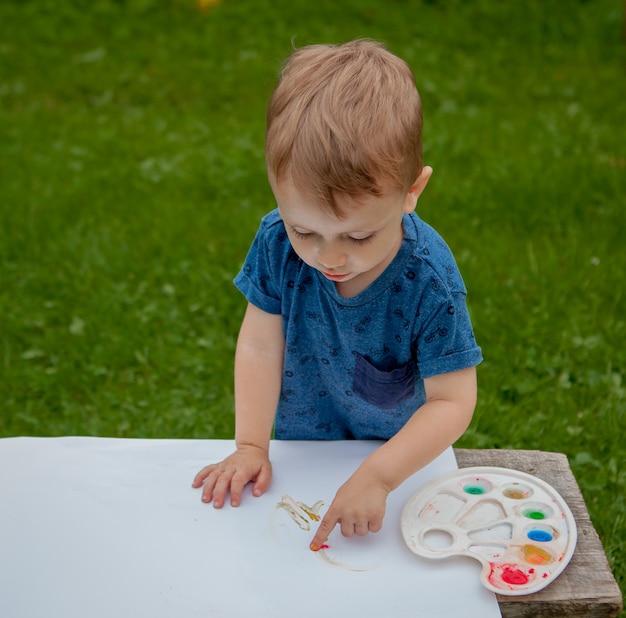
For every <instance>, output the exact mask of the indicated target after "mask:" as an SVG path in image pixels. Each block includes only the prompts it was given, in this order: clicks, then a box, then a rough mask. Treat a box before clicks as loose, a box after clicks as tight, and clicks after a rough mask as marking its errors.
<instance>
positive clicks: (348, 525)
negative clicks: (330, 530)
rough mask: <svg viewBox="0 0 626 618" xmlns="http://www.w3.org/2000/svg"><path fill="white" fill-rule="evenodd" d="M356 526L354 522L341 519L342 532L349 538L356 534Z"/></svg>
mask: <svg viewBox="0 0 626 618" xmlns="http://www.w3.org/2000/svg"><path fill="white" fill-rule="evenodd" d="M354 533H355V526H354V522H347V521H343V520H342V521H341V534H342V536H345V537H347V538H350V537H352V536H354Z"/></svg>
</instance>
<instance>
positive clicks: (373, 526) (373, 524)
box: [369, 519, 383, 532]
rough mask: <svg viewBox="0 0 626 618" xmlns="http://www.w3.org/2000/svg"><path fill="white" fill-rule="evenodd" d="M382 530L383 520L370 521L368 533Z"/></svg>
mask: <svg viewBox="0 0 626 618" xmlns="http://www.w3.org/2000/svg"><path fill="white" fill-rule="evenodd" d="M382 528H383V520H382V519H379V520H376V521H370V523H369V530H370V532H380V531H381V530H382Z"/></svg>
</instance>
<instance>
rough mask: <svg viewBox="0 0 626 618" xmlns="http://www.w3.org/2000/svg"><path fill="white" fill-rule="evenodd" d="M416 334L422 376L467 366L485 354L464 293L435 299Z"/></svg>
mask: <svg viewBox="0 0 626 618" xmlns="http://www.w3.org/2000/svg"><path fill="white" fill-rule="evenodd" d="M432 301H433V302H432V303H431V304H430V307H429V312H428V313H427V315H428V317H427V319H426V321H425V322H424V324H423V328H422V329H421V331H420V333H419V334H418V337H417V365H418V368H419V372H420V376H421V378H422V379H425V378H429V377H432V376H434V375H439V374H442V373H449V372H451V371H458V370H460V369H467V368H468V367H473V366H475V365H478V364H479V363H480V362H481V361H482V359H483V357H482V351H481V349H480V347H478V345H477V344H476V339H475V338H474V332H473V330H472V324H471V321H470V316H469V312H468V310H467V304H466V300H465V294H464V293H463V292H459V291H456V292H453V293H450V294H449V295H448V296H447V297H446V298H441V297H438V299H437V300H435V299H432Z"/></svg>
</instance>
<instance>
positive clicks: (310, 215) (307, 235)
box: [270, 168, 432, 296]
mask: <svg viewBox="0 0 626 618" xmlns="http://www.w3.org/2000/svg"><path fill="white" fill-rule="evenodd" d="M431 172H432V170H431V168H424V171H423V172H422V174H420V176H419V177H418V178H417V180H416V181H415V183H414V184H413V186H412V187H411V188H410V189H409V191H408V192H407V193H403V192H398V191H394V192H388V193H386V194H385V195H384V196H382V197H376V196H372V195H370V196H367V197H364V198H360V199H359V200H355V199H354V198H351V197H348V196H345V195H343V196H338V197H337V205H338V206H339V208H340V210H341V212H342V213H344V214H345V216H344V217H343V218H341V219H339V218H338V217H336V216H335V215H334V214H333V213H332V212H330V211H329V210H328V209H325V208H322V207H320V206H318V205H315V204H313V203H311V200H310V198H308V197H307V196H306V195H304V194H301V193H300V192H299V191H298V190H297V188H296V187H295V186H294V185H293V184H292V183H291V181H290V180H289V179H286V180H284V181H281V182H280V183H276V182H275V180H274V179H273V178H272V177H271V176H270V184H271V186H272V190H273V192H274V196H275V198H276V202H277V204H278V210H279V212H280V216H281V218H282V220H283V222H284V224H285V228H286V230H287V235H288V236H289V240H290V241H291V245H292V247H293V249H294V251H295V252H296V253H297V254H298V255H299V256H300V258H301V259H302V261H304V262H306V263H307V264H308V265H309V266H311V267H312V268H315V269H317V270H319V271H320V272H321V273H322V274H323V275H324V276H325V277H326V278H327V279H328V280H330V281H333V282H335V284H336V285H337V289H338V291H339V293H340V294H342V295H343V296H355V295H356V294H358V293H359V292H361V291H363V290H364V289H365V288H366V287H367V286H368V285H369V284H370V283H372V282H373V281H374V280H375V279H376V278H377V277H378V276H379V275H381V274H382V272H383V271H384V270H385V268H387V266H388V265H389V264H390V263H391V262H392V260H393V258H394V257H395V256H396V254H397V252H398V250H399V249H400V245H401V244H402V238H403V230H402V216H403V215H404V214H405V213H407V214H408V213H410V212H413V210H414V209H415V205H416V203H417V198H418V197H419V195H420V193H421V192H422V191H423V189H424V187H425V186H426V183H427V182H428V178H429V177H430V173H431Z"/></svg>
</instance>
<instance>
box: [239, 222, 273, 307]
mask: <svg viewBox="0 0 626 618" xmlns="http://www.w3.org/2000/svg"><path fill="white" fill-rule="evenodd" d="M274 228H275V225H272V224H271V219H270V218H269V216H268V217H266V218H264V219H263V221H262V222H261V225H260V227H259V229H258V231H257V233H256V236H255V238H254V241H253V242H252V245H251V247H250V250H249V251H248V255H247V256H246V259H245V261H244V264H243V266H242V268H241V270H240V271H239V274H238V275H237V276H236V277H235V279H234V284H235V286H236V287H237V289H238V290H239V291H240V292H241V293H242V294H243V295H244V296H245V297H246V299H247V300H248V302H250V303H252V304H253V305H255V306H256V307H258V308H259V309H262V310H263V311H266V312H267V313H273V314H280V313H281V298H280V292H279V290H280V281H279V278H280V267H279V265H278V264H277V263H276V262H277V261H278V262H279V261H280V255H279V254H276V253H273V252H271V251H270V248H271V247H272V245H274V248H276V240H277V239H274V238H273V236H274V235H275V233H276V230H275V229H274ZM273 241H274V242H273ZM280 244H284V243H280Z"/></svg>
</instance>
